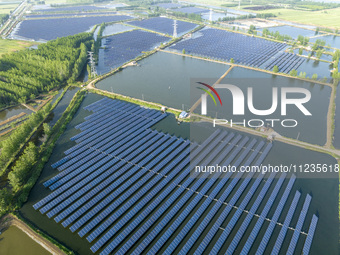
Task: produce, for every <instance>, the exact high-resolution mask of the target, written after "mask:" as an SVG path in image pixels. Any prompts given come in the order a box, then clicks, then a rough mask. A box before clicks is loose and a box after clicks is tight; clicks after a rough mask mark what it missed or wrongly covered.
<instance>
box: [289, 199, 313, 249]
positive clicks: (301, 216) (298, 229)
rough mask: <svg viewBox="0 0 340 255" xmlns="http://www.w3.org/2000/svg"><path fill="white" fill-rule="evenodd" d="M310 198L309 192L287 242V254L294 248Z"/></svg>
mask: <svg viewBox="0 0 340 255" xmlns="http://www.w3.org/2000/svg"><path fill="white" fill-rule="evenodd" d="M311 200H312V197H311V196H310V195H309V194H307V197H306V199H305V202H304V204H303V207H302V210H301V212H300V216H299V219H298V222H297V224H296V227H295V230H294V234H293V237H292V239H291V240H290V244H289V247H288V251H287V254H290V255H291V254H293V253H294V250H295V247H296V244H297V242H298V240H299V236H300V232H301V230H302V227H303V223H304V221H305V218H306V215H307V212H308V208H309V205H310V202H311Z"/></svg>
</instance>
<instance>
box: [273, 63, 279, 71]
mask: <svg viewBox="0 0 340 255" xmlns="http://www.w3.org/2000/svg"><path fill="white" fill-rule="evenodd" d="M273 72H274V73H278V72H279V67H278V66H276V65H275V66H274V67H273Z"/></svg>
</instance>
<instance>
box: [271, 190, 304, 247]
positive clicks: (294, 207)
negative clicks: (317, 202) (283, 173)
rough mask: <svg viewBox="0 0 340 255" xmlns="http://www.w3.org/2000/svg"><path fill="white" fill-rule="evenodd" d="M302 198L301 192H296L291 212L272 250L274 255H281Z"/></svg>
mask: <svg viewBox="0 0 340 255" xmlns="http://www.w3.org/2000/svg"><path fill="white" fill-rule="evenodd" d="M300 196H301V193H300V192H299V191H296V193H295V196H294V199H293V202H292V203H291V205H290V207H289V210H288V213H287V215H286V218H285V221H284V222H283V226H282V228H281V231H280V234H279V236H278V238H277V239H276V242H275V245H274V248H273V250H272V254H279V252H280V249H281V245H282V243H283V240H284V239H285V236H286V233H287V230H288V227H289V224H290V221H291V220H292V218H293V215H294V212H295V209H296V206H297V204H298V202H299V199H300Z"/></svg>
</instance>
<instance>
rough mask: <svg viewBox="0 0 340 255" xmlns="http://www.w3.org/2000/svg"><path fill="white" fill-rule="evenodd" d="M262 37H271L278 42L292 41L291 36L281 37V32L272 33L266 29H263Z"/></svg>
mask: <svg viewBox="0 0 340 255" xmlns="http://www.w3.org/2000/svg"><path fill="white" fill-rule="evenodd" d="M262 36H263V37H268V36H270V37H272V38H274V39H276V40H278V41H282V42H283V41H289V40H292V37H291V36H289V35H281V34H280V33H279V31H275V32H274V31H273V32H271V31H269V29H268V28H264V29H263V31H262Z"/></svg>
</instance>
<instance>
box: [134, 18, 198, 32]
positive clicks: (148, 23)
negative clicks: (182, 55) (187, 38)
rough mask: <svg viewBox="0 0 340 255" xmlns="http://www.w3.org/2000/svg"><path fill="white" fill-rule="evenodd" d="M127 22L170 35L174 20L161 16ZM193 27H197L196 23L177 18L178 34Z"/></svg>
mask: <svg viewBox="0 0 340 255" xmlns="http://www.w3.org/2000/svg"><path fill="white" fill-rule="evenodd" d="M129 24H131V25H134V26H137V27H142V28H146V29H149V30H153V31H156V32H160V33H163V34H168V35H172V34H173V31H174V20H173V19H168V18H163V17H156V18H151V19H143V20H134V21H131V22H129ZM195 27H197V24H194V23H190V22H185V21H180V20H177V34H178V35H181V34H183V33H186V32H189V31H190V30H193V29H194V28H195Z"/></svg>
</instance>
